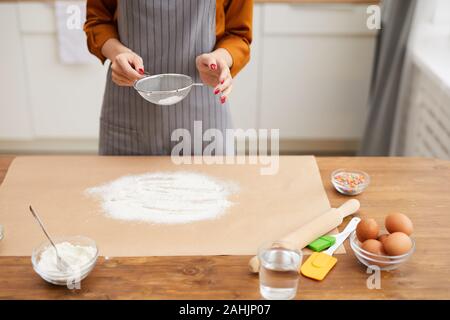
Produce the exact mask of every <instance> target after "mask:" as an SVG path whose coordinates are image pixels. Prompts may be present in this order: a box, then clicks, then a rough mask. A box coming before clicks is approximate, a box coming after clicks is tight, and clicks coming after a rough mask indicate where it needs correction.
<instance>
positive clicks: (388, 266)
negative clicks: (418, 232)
mask: <svg viewBox="0 0 450 320" xmlns="http://www.w3.org/2000/svg"><path fill="white" fill-rule="evenodd" d="M375 241H377V240H374V241H373V242H372V241H371V239H368V240H366V241H364V243H361V242H360V241H359V240H358V238H357V236H356V231H353V233H352V234H351V236H350V246H351V248H352V250H353V252H354V253H355V256H356V258H357V259H358V260H359V262H361V263H362V264H363V265H365V266H366V267H373V266H376V267H378V268H379V269H380V270H382V271H390V270H394V269H397V268H398V267H399V266H400V265H401V264H402V263H404V262H405V261H407V260H408V259H409V258H410V257H411V255H412V254H413V253H414V250H415V248H416V243H415V241H414V239H410V241H411V249H409V250H408V252H406V253H404V254H402V255H397V256H390V255H388V254H386V253H385V252H383V251H382V250H383V249H382V248H380V247H379V246H378V244H377V242H375ZM363 244H364V246H363ZM363 247H364V248H366V249H363ZM368 248H369V249H370V251H368V250H367V249H368ZM373 252H379V253H373Z"/></svg>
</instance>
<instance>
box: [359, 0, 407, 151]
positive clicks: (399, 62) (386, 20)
mask: <svg viewBox="0 0 450 320" xmlns="http://www.w3.org/2000/svg"><path fill="white" fill-rule="evenodd" d="M382 6H383V7H382V29H381V31H380V33H379V35H378V42H377V49H376V50H377V52H376V55H375V62H374V67H373V76H372V84H371V89H370V95H369V116H368V119H367V124H366V129H365V133H364V136H363V140H362V146H361V150H360V152H359V154H360V155H366V156H384V155H389V154H390V150H391V147H392V144H393V139H392V138H393V136H394V131H395V128H394V127H395V124H396V120H395V118H396V115H397V105H398V103H397V102H398V98H399V94H398V93H399V91H400V83H401V79H402V74H403V65H404V59H405V54H406V47H407V43H408V39H409V35H410V29H411V22H412V20H413V16H414V10H415V6H416V0H385V1H383V4H382Z"/></svg>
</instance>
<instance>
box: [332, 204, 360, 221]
mask: <svg viewBox="0 0 450 320" xmlns="http://www.w3.org/2000/svg"><path fill="white" fill-rule="evenodd" d="M360 206H361V204H360V203H359V201H358V200H356V199H351V200H348V201H347V202H345V203H344V204H343V205H341V206H340V207H339V208H337V209H336V210H337V211H338V213H339V214H340V215H341V217H342V218H345V217H347V216H349V215H351V214H353V213H355V212H356V211H358V210H359V207H360Z"/></svg>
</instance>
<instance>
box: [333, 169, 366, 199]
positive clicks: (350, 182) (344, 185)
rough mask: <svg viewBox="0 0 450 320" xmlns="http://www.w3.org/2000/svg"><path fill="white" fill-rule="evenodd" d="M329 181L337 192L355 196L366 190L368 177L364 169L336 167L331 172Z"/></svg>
mask: <svg viewBox="0 0 450 320" xmlns="http://www.w3.org/2000/svg"><path fill="white" fill-rule="evenodd" d="M331 183H332V184H333V186H334V188H335V189H336V190H337V191H338V192H340V193H342V194H345V195H347V196H355V195H357V194H360V193H362V192H363V191H364V190H366V188H367V187H368V186H369V183H370V177H369V175H368V174H367V173H365V172H364V171H360V170H348V169H338V170H335V171H333V173H332V174H331Z"/></svg>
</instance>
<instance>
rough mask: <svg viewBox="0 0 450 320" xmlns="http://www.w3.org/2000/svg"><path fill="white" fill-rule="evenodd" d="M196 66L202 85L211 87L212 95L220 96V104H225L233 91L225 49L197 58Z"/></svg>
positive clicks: (229, 57)
mask: <svg viewBox="0 0 450 320" xmlns="http://www.w3.org/2000/svg"><path fill="white" fill-rule="evenodd" d="M196 64H197V69H198V72H199V73H200V78H201V79H202V81H203V83H204V84H206V85H208V86H210V87H213V88H214V89H213V90H214V94H216V95H217V94H220V102H221V103H222V104H223V103H225V101H226V100H227V98H228V95H229V94H230V92H231V90H232V89H233V78H232V77H231V73H230V67H231V65H232V58H231V55H230V54H229V53H228V51H226V50H225V49H220V48H219V49H217V50H215V51H213V52H211V53H204V54H202V55H200V56H198V57H197V59H196Z"/></svg>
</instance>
